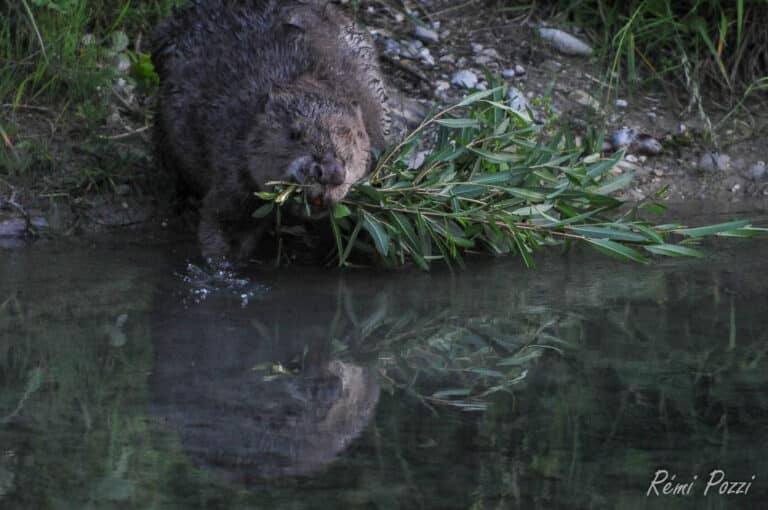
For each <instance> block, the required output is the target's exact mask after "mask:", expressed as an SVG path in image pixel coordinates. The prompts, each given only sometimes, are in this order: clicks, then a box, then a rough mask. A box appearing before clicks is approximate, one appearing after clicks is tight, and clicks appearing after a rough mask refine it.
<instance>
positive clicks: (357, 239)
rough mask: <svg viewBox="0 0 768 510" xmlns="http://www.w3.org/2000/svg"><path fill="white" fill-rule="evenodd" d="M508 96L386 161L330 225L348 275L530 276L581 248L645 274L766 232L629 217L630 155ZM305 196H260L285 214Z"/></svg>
mask: <svg viewBox="0 0 768 510" xmlns="http://www.w3.org/2000/svg"><path fill="white" fill-rule="evenodd" d="M506 96H507V89H506V86H503V85H502V86H498V87H495V88H493V89H491V90H487V91H483V92H478V93H475V94H473V95H471V96H469V97H467V98H466V99H465V100H464V101H462V102H461V103H459V104H457V105H455V106H453V107H450V108H448V109H446V110H443V111H440V112H437V113H434V114H433V115H431V116H430V117H429V118H428V119H427V120H426V121H424V123H423V124H422V125H421V126H420V127H419V128H418V129H416V130H415V131H414V132H413V133H412V134H411V135H410V136H408V137H407V138H406V139H405V140H404V141H403V142H402V143H400V144H399V145H397V146H396V147H394V148H393V149H392V150H391V151H390V152H388V153H387V154H385V155H383V156H382V157H381V159H380V161H379V164H378V167H377V169H376V171H375V172H374V173H373V175H372V177H370V178H369V179H368V180H367V181H364V182H361V183H359V184H357V185H356V186H355V188H354V190H353V193H351V194H350V195H349V196H348V197H347V198H346V199H345V200H344V201H343V203H342V204H339V205H337V206H336V208H335V209H334V211H333V214H332V215H331V220H330V221H331V225H332V229H333V232H334V236H335V239H336V249H337V254H336V260H337V261H338V263H339V264H340V265H345V264H347V263H348V262H349V261H350V258H351V257H352V256H353V255H354V254H355V253H357V252H360V253H377V254H378V256H379V258H380V260H381V261H382V262H383V263H384V264H385V265H390V266H392V265H398V264H402V263H404V262H406V261H412V262H414V263H416V264H417V265H418V266H419V267H422V268H424V269H427V268H428V267H429V264H430V263H431V262H432V261H435V260H442V261H445V262H448V263H451V262H458V263H461V262H462V258H463V255H464V254H465V253H470V252H487V253H491V254H494V255H501V254H507V253H511V254H516V255H518V256H520V257H521V258H522V259H523V261H524V262H525V264H526V265H527V266H529V267H530V266H533V265H534V260H533V254H534V252H535V251H537V250H538V249H540V248H542V247H544V246H554V245H561V246H563V247H565V248H568V246H569V245H570V244H572V243H573V242H575V241H582V242H586V243H588V244H589V245H591V246H592V247H594V248H596V249H597V250H599V251H601V252H603V253H605V254H607V255H610V256H612V257H616V258H618V259H622V260H627V261H633V262H640V263H647V262H649V256H651V255H661V256H669V257H699V256H701V252H700V251H698V250H697V249H696V248H695V245H696V244H697V243H698V242H699V241H700V239H701V238H702V237H705V236H709V235H729V236H740V237H751V236H754V235H756V234H764V233H766V232H768V229H763V228H755V227H752V226H751V225H750V222H749V221H748V220H742V221H734V222H728V223H723V224H719V225H710V226H706V227H699V228H688V227H686V226H684V225H681V224H677V223H665V224H655V223H654V222H652V221H650V220H649V219H648V217H650V216H653V215H657V214H660V213H663V212H664V210H665V208H664V206H663V205H661V204H659V203H655V202H652V201H651V202H646V203H641V204H637V205H635V206H634V207H631V208H626V207H623V206H624V205H625V203H624V202H623V201H622V200H620V199H618V198H615V197H614V196H612V194H613V193H615V192H617V191H620V190H622V189H624V188H625V187H627V186H628V185H629V184H630V183H631V181H632V177H633V175H632V173H631V172H629V171H627V170H625V169H623V168H622V167H621V165H620V161H621V160H622V154H621V153H618V154H615V155H613V156H612V157H610V158H603V157H601V156H600V154H599V152H598V149H597V148H596V147H595V140H599V139H600V137H592V138H591V139H590V140H587V141H586V142H583V143H581V144H579V143H577V141H576V140H575V139H574V138H573V137H571V136H569V135H568V134H567V133H566V132H562V131H558V132H554V133H552V132H550V131H551V128H549V127H546V126H539V125H537V124H535V123H534V122H532V121H531V116H532V114H531V112H519V111H515V110H513V109H512V108H511V107H510V106H508V105H507V104H506ZM425 146H426V147H429V149H428V150H424V147H425ZM299 189H300V188H299V187H298V186H288V187H287V188H286V189H284V190H282V191H276V192H274V193H261V194H260V195H261V196H262V197H263V198H267V199H273V200H277V201H278V202H280V203H283V202H285V201H286V200H287V199H288V198H289V196H290V194H291V193H292V192H294V191H298V190H299ZM294 200H299V201H300V200H302V198H301V197H300V196H297V197H295V198H294ZM259 214H261V212H260V213H259Z"/></svg>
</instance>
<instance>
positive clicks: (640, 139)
mask: <svg viewBox="0 0 768 510" xmlns="http://www.w3.org/2000/svg"><path fill="white" fill-rule="evenodd" d="M630 148H631V149H632V150H634V151H635V152H637V153H638V154H642V155H644V156H658V155H659V154H661V151H662V149H663V147H662V145H661V142H659V141H658V140H657V139H655V138H654V137H652V136H650V135H646V134H639V135H637V138H636V139H635V143H634V144H632V145H631V146H630Z"/></svg>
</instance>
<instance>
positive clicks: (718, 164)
mask: <svg viewBox="0 0 768 510" xmlns="http://www.w3.org/2000/svg"><path fill="white" fill-rule="evenodd" d="M730 166H731V157H730V156H728V155H727V154H719V153H717V152H709V153H706V154H704V155H702V156H701V159H699V169H700V170H703V171H705V172H714V171H725V170H728V168H729V167H730Z"/></svg>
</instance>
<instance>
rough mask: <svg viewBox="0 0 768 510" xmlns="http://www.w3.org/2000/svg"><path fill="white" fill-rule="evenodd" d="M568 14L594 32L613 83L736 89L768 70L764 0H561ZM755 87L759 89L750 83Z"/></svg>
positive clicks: (696, 92) (745, 87)
mask: <svg viewBox="0 0 768 510" xmlns="http://www.w3.org/2000/svg"><path fill="white" fill-rule="evenodd" d="M557 5H558V6H559V8H560V10H561V14H562V15H563V16H564V17H566V18H567V19H569V20H570V21H572V22H574V23H576V24H577V25H579V26H581V27H583V28H585V29H587V30H588V31H589V32H591V35H592V38H593V40H594V41H596V43H597V45H598V47H599V48H600V49H601V50H602V54H603V56H604V57H605V59H606V62H607V63H608V67H609V70H608V72H609V81H610V83H611V84H612V85H614V86H617V85H627V86H629V87H637V86H638V85H641V84H642V83H644V82H646V81H647V80H653V79H658V78H662V79H665V80H672V81H676V82H677V83H678V84H679V85H682V86H684V87H685V88H687V90H688V91H689V92H690V93H691V94H693V95H694V97H695V98H698V96H699V94H700V88H701V86H702V85H705V84H706V85H709V84H713V83H715V84H717V85H718V86H719V87H720V88H721V89H724V90H728V91H730V92H732V93H735V94H736V95H737V96H738V95H740V94H743V93H745V92H747V91H749V92H753V91H754V85H755V84H756V83H759V82H760V80H762V79H764V78H765V77H766V76H768V33H767V32H766V31H765V25H766V23H768V2H766V1H765V0H753V1H749V0H737V1H735V2H728V1H721V0H684V1H672V0H631V1H628V2H616V1H608V0H577V1H573V0H571V1H565V0H561V1H559V2H558V3H557ZM750 87H752V89H750Z"/></svg>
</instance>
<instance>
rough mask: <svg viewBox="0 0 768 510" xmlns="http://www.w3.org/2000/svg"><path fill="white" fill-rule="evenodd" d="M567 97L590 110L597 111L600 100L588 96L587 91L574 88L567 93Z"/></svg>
mask: <svg viewBox="0 0 768 510" xmlns="http://www.w3.org/2000/svg"><path fill="white" fill-rule="evenodd" d="M568 98H569V99H570V100H571V101H573V102H575V103H577V104H579V105H581V106H584V107H586V108H591V109H592V110H595V111H599V110H600V102H598V101H597V99H595V98H594V97H592V96H590V95H589V94H588V93H587V92H585V91H583V90H578V89H577V90H574V91H572V92H571V93H570V94H569V95H568Z"/></svg>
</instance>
